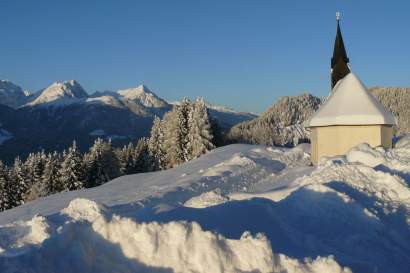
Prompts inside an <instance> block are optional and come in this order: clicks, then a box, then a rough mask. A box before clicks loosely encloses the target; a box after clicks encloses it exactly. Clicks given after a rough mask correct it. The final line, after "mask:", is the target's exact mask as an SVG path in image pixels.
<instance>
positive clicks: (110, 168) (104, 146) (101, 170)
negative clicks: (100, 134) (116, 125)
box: [85, 138, 120, 188]
mask: <svg viewBox="0 0 410 273" xmlns="http://www.w3.org/2000/svg"><path fill="white" fill-rule="evenodd" d="M85 162H86V166H87V167H86V169H87V182H86V187H88V188H90V187H95V186H99V185H102V184H104V183H106V182H108V181H110V180H112V179H114V178H116V177H118V176H119V175H120V166H119V162H118V158H117V156H116V155H115V152H114V149H113V148H112V145H111V141H104V140H102V139H100V138H98V139H96V140H95V142H94V145H93V146H92V147H91V148H90V151H89V153H88V154H87V155H86V156H85Z"/></svg>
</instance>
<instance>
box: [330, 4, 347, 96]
mask: <svg viewBox="0 0 410 273" xmlns="http://www.w3.org/2000/svg"><path fill="white" fill-rule="evenodd" d="M336 20H337V31H336V39H335V46H334V49H333V57H332V61H331V67H332V89H333V87H334V86H335V85H336V83H337V82H338V81H339V80H341V79H343V78H344V76H346V75H347V74H349V72H350V68H349V66H348V63H349V58H348V57H347V53H346V49H345V45H344V43H343V37H342V32H341V31H340V13H339V12H337V13H336Z"/></svg>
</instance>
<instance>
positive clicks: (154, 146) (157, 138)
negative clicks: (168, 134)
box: [148, 116, 166, 170]
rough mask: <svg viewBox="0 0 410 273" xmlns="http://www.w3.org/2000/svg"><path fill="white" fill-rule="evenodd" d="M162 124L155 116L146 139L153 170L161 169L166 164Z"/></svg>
mask: <svg viewBox="0 0 410 273" xmlns="http://www.w3.org/2000/svg"><path fill="white" fill-rule="evenodd" d="M164 138H165V135H164V124H163V122H162V121H161V120H160V118H159V117H157V116H156V117H155V119H154V123H153V125H152V128H151V136H150V138H149V140H148V151H149V154H150V156H151V158H152V161H153V166H152V167H153V168H152V169H153V170H163V169H165V166H166V151H165V146H164V145H165V144H164Z"/></svg>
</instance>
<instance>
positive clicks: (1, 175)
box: [0, 160, 10, 211]
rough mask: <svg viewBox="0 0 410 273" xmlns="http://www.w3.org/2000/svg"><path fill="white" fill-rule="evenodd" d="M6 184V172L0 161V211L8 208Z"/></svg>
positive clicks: (7, 179)
mask: <svg viewBox="0 0 410 273" xmlns="http://www.w3.org/2000/svg"><path fill="white" fill-rule="evenodd" d="M8 183H9V177H8V170H7V168H6V166H4V164H3V162H2V161H1V160H0V211H3V210H6V209H9V208H10V201H9V193H8V190H7V187H8Z"/></svg>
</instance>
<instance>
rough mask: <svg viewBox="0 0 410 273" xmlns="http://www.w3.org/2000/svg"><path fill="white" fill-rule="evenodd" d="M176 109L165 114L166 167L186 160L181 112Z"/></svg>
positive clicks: (171, 166)
mask: <svg viewBox="0 0 410 273" xmlns="http://www.w3.org/2000/svg"><path fill="white" fill-rule="evenodd" d="M176 109H177V108H175V110H173V111H171V112H168V113H166V114H165V116H164V124H165V125H166V126H165V128H164V150H165V151H166V154H165V158H166V160H165V161H166V164H165V169H169V168H173V167H175V166H177V165H179V164H180V163H182V162H184V161H185V158H184V146H183V140H182V133H181V129H180V125H181V122H180V113H179V111H178V110H176Z"/></svg>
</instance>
